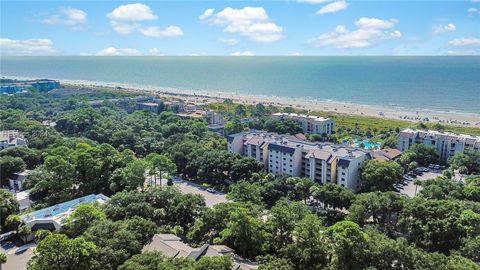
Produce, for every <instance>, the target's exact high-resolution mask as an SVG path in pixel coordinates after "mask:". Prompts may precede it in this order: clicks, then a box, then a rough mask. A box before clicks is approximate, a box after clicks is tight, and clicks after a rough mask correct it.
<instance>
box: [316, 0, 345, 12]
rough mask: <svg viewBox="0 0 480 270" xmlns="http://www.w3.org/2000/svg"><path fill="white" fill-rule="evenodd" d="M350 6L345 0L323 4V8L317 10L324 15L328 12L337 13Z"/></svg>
mask: <svg viewBox="0 0 480 270" xmlns="http://www.w3.org/2000/svg"><path fill="white" fill-rule="evenodd" d="M347 7H348V3H347V2H345V1H336V2H333V3H330V4H328V5H325V6H323V7H322V8H321V9H319V10H318V11H317V14H318V15H323V14H327V13H335V12H338V11H340V10H344V9H346V8H347Z"/></svg>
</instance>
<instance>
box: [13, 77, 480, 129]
mask: <svg viewBox="0 0 480 270" xmlns="http://www.w3.org/2000/svg"><path fill="white" fill-rule="evenodd" d="M6 78H9V79H33V78H25V77H12V76H8V77H6ZM58 80H59V81H60V83H61V84H62V85H64V86H74V87H102V88H109V89H120V88H121V89H122V90H126V91H132V92H137V93H140V94H149V95H157V96H164V97H175V98H180V99H183V100H185V101H186V102H191V103H210V102H221V101H223V100H225V99H231V100H232V101H233V102H235V103H240V104H245V105H247V104H257V103H263V104H264V105H274V106H280V107H287V106H290V107H293V108H296V109H302V110H307V111H321V112H331V113H338V114H350V115H360V116H371V117H379V118H389V119H396V120H405V121H411V122H419V121H426V120H427V119H428V122H430V123H442V124H452V125H460V126H474V127H475V126H476V127H480V114H473V113H462V112H441V111H430V110H422V109H418V110H412V109H406V108H399V107H393V106H392V107H387V106H374V105H362V104H354V103H348V102H332V101H321V100H312V99H306V98H289V97H277V96H264V95H247V94H239V93H232V92H212V91H207V90H203V91H202V90H184V89H176V88H168V87H156V86H144V85H129V84H122V83H110V82H97V81H84V80H65V79H58Z"/></svg>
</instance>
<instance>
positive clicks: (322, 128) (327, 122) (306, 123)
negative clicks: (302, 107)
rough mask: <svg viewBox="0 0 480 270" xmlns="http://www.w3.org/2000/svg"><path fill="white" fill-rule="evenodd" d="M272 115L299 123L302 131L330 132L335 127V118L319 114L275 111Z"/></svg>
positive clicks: (311, 132) (309, 132)
mask: <svg viewBox="0 0 480 270" xmlns="http://www.w3.org/2000/svg"><path fill="white" fill-rule="evenodd" d="M272 117H273V118H275V119H277V120H283V119H287V118H290V119H292V120H294V121H295V122H297V123H298V124H299V125H300V127H301V128H302V129H303V132H304V133H308V134H324V133H325V134H332V132H333V130H334V128H335V120H333V119H330V118H323V117H320V116H314V115H304V114H296V113H275V114H273V115H272Z"/></svg>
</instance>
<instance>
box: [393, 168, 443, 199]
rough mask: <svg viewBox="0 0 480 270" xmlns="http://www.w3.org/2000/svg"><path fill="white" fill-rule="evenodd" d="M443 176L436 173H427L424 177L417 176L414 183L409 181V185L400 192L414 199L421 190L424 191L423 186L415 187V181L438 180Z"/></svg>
mask: <svg viewBox="0 0 480 270" xmlns="http://www.w3.org/2000/svg"><path fill="white" fill-rule="evenodd" d="M441 175H442V174H441V173H436V172H425V173H423V174H422V175H419V176H417V178H415V179H414V180H413V181H408V185H406V186H404V187H403V189H401V190H400V193H401V194H404V195H407V196H408V197H410V198H413V197H414V196H415V195H416V194H418V193H419V192H420V190H422V186H418V185H415V180H419V181H424V180H427V179H434V178H437V177H438V176H441Z"/></svg>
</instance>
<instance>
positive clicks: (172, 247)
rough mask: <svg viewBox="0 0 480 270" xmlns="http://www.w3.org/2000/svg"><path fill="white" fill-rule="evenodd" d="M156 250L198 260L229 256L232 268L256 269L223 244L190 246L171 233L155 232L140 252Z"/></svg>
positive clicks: (253, 264) (238, 269)
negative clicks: (232, 263) (232, 262)
mask: <svg viewBox="0 0 480 270" xmlns="http://www.w3.org/2000/svg"><path fill="white" fill-rule="evenodd" d="M147 251H158V252H160V253H162V254H163V255H164V256H166V257H171V258H188V259H192V260H195V261H196V260H199V259H200V258H201V257H214V256H230V257H231V258H232V259H233V261H234V265H233V268H232V269H235V270H240V269H241V270H248V269H257V268H258V266H257V265H256V264H255V263H253V262H251V261H249V260H246V259H244V258H242V257H240V256H238V255H236V254H235V253H234V250H233V249H231V248H229V247H227V246H225V245H210V244H204V245H203V246H201V247H197V248H194V247H191V246H189V245H187V244H185V243H184V242H183V241H182V240H181V239H180V238H179V237H178V236H176V235H173V234H155V235H154V236H153V237H152V238H151V239H150V241H148V243H147V244H146V245H145V246H144V247H143V249H142V252H147Z"/></svg>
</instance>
